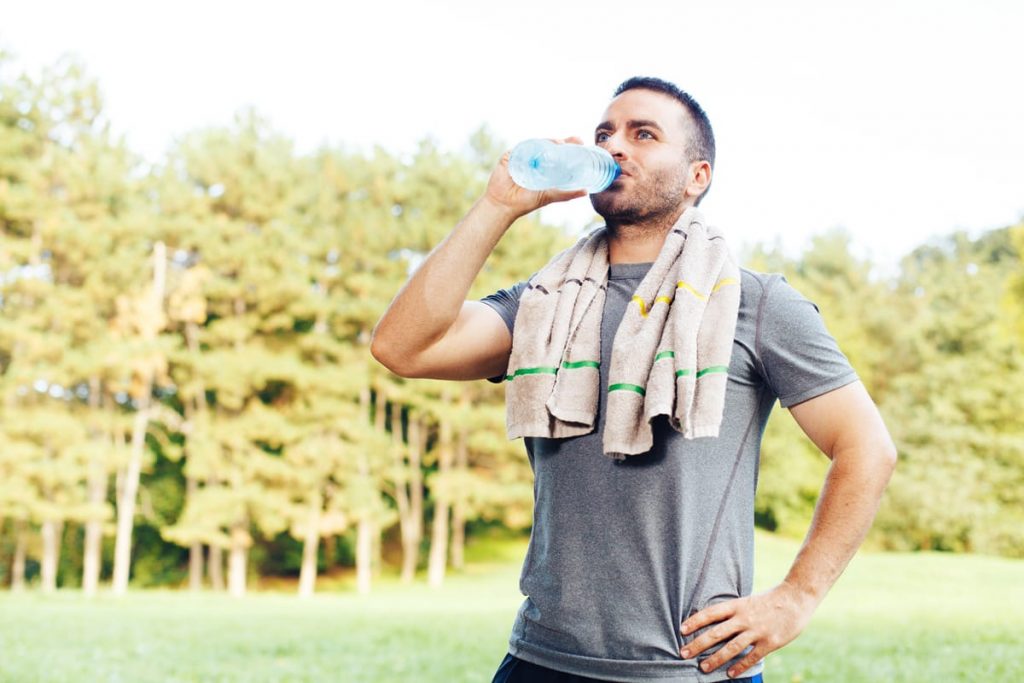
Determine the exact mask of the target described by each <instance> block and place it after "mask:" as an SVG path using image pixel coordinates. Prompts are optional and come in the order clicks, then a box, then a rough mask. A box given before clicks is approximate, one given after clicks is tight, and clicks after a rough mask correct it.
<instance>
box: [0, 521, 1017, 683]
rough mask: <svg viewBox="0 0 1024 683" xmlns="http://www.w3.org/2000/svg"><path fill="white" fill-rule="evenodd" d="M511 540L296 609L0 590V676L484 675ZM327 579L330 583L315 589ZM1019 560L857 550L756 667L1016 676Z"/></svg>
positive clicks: (871, 674) (764, 556)
mask: <svg viewBox="0 0 1024 683" xmlns="http://www.w3.org/2000/svg"><path fill="white" fill-rule="evenodd" d="M797 547H798V544H797V543H795V542H793V541H789V540H784V539H779V538H776V537H774V536H770V535H767V534H761V533H759V534H758V537H757V580H756V582H755V583H756V586H755V589H756V590H761V589H762V588H765V587H768V586H769V585H771V584H773V583H775V582H776V581H778V580H779V579H781V578H782V576H783V575H784V574H785V571H786V569H787V567H788V565H789V562H790V561H791V559H792V558H793V556H794V555H795V553H796V550H797ZM524 552H525V544H524V543H522V542H521V541H516V542H508V541H504V542H502V541H494V540H487V541H479V542H477V543H474V544H472V545H471V546H470V547H469V548H468V550H467V554H468V560H469V564H468V567H467V570H466V571H465V572H462V573H460V574H457V575H450V576H449V578H448V580H447V581H446V583H445V586H444V587H443V588H442V589H439V590H430V589H428V588H427V587H426V586H425V585H423V584H424V582H423V580H422V579H419V580H418V582H417V584H415V585H413V586H402V585H400V584H398V583H397V582H396V581H395V580H394V579H393V578H392V577H390V576H387V575H385V576H383V577H381V578H380V580H378V581H377V583H376V584H375V586H374V590H373V593H372V594H371V595H369V596H360V595H357V594H355V593H354V591H353V590H352V586H351V583H350V582H349V580H347V579H346V580H344V581H342V582H340V583H337V582H335V583H333V584H329V585H328V586H321V587H320V588H321V590H322V592H321V593H320V594H318V595H317V596H316V597H315V598H313V599H311V600H306V601H302V600H299V599H298V598H296V597H295V596H294V595H292V594H291V593H290V592H280V591H273V590H269V589H264V590H262V591H259V592H257V591H255V590H253V591H251V592H250V593H249V595H248V597H246V598H245V599H243V600H233V599H231V598H228V597H225V596H223V595H217V594H212V593H203V594H200V595H190V594H188V593H176V592H173V591H144V592H143V591H137V592H134V593H131V594H130V595H129V596H127V598H124V599H120V600H118V599H115V598H112V597H110V596H108V595H105V594H101V595H100V596H98V597H97V598H95V599H93V600H91V601H90V600H85V599H83V598H82V596H81V595H80V594H79V593H78V592H77V591H72V590H69V591H59V592H58V593H57V594H55V595H52V596H42V595H39V594H36V593H35V592H31V591H30V592H29V593H27V594H23V595H9V594H3V595H0V681H3V682H4V683H8V682H13V683H22V682H24V683H51V682H52V683H56V682H65V681H75V682H78V681H88V682H90V683H91V682H111V683H113V682H117V683H143V682H149V681H160V682H161V683H165V682H166V683H170V682H174V681H182V682H183V681H203V682H207V681H210V682H214V681H225V682H227V681H232V682H235V681H238V682H241V681H246V682H255V681H282V682H283V681H289V682H290V681H296V682H298V681H318V682H319V681H346V682H353V683H356V682H359V683H362V682H371V681H373V682H376V681H381V682H389V683H390V682H392V681H415V682H420V681H423V682H429V681H437V682H439V683H441V682H443V683H458V682H462V681H464V682H466V683H477V682H484V683H486V682H487V681H490V680H491V676H492V675H493V672H494V670H495V668H496V667H497V665H498V662H499V661H500V660H501V658H502V656H503V655H504V653H505V644H506V642H507V638H508V632H509V629H510V628H511V626H512V620H513V617H514V615H515V610H516V608H517V606H518V605H519V602H520V600H521V596H520V595H519V593H518V590H517V579H518V571H519V563H520V562H521V559H522V556H523V553H524ZM324 583H325V584H326V583H328V582H326V581H325V582H324ZM1022 633H1024V561H1013V560H1005V559H1000V558H993V557H983V556H969V555H950V554H940V553H920V554H868V553H862V554H860V555H858V556H857V557H856V558H855V559H854V561H853V562H852V563H851V565H850V567H849V568H848V569H847V571H846V572H845V573H844V575H843V576H842V578H840V580H839V583H838V584H837V585H836V586H835V587H834V588H833V590H832V592H831V593H830V594H829V596H828V597H827V598H826V600H825V602H824V603H823V604H822V606H821V607H820V608H819V610H818V612H817V613H816V614H815V616H814V618H813V619H812V621H811V623H810V625H809V626H808V628H807V629H806V630H805V631H804V632H803V634H801V635H800V637H799V638H797V639H796V640H795V641H793V642H792V643H790V644H789V646H787V647H786V648H785V649H783V650H782V651H780V652H776V653H773V654H771V655H769V656H768V658H767V660H766V662H765V680H766V681H767V682H768V683H787V682H793V683H796V682H811V681H844V682H845V681H865V682H871V683H879V682H888V681H906V682H908V683H910V682H914V683H916V682H919V681H1024V640H1022V637H1021V634H1022Z"/></svg>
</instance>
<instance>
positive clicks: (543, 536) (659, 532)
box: [482, 263, 857, 683]
mask: <svg viewBox="0 0 1024 683" xmlns="http://www.w3.org/2000/svg"><path fill="white" fill-rule="evenodd" d="M651 265H652V264H650V263H629V264H613V265H612V266H611V267H610V271H609V279H608V290H607V296H606V298H605V306H604V314H603V318H602V321H601V366H600V375H601V386H607V384H608V374H607V373H608V368H609V367H610V366H611V341H612V340H613V339H614V337H615V331H616V329H617V328H618V325H619V322H620V321H621V319H622V315H623V313H624V311H625V308H626V305H627V304H628V303H629V301H630V299H631V297H632V295H633V293H634V291H635V290H636V288H637V286H638V285H639V284H640V281H641V280H642V279H643V277H644V275H646V273H647V271H648V270H649V269H650V267H651ZM741 273H742V278H741V284H740V286H741V297H740V308H739V317H738V319H737V323H736V335H735V340H734V342H733V351H732V358H731V361H730V364H729V380H728V384H727V389H726V397H725V409H724V414H723V420H722V426H721V430H720V433H719V436H717V437H705V438H699V439H691V440H687V439H684V438H683V437H682V435H681V434H679V433H678V432H676V431H675V430H673V429H672V428H671V427H670V426H669V425H668V423H667V422H666V421H665V418H664V417H660V418H658V419H657V420H656V421H655V423H654V446H653V448H652V449H651V451H649V452H648V453H645V454H641V455H634V456H629V457H628V458H626V459H625V460H614V459H612V458H609V457H608V456H606V455H604V454H603V452H602V447H601V433H602V431H603V429H604V417H605V415H604V413H605V406H606V393H607V392H600V404H599V408H598V415H597V428H596V429H595V430H594V431H593V432H591V433H590V434H586V435H583V436H579V437H573V438H567V439H547V438H539V437H527V438H525V439H524V441H525V445H526V452H527V455H528V457H529V459H530V465H531V466H532V468H533V472H534V489H533V490H534V512H533V529H532V531H531V534H530V544H529V549H528V550H527V554H526V558H525V560H524V562H523V568H522V574H521V577H520V583H519V587H520V590H521V592H522V593H523V595H524V596H526V599H525V600H524V602H523V604H522V606H521V607H520V609H519V612H518V614H517V615H516V619H515V623H514V625H513V627H512V634H511V637H510V639H509V652H511V653H512V654H513V655H515V656H516V657H519V658H521V659H525V660H528V661H531V662H534V663H536V664H540V665H542V666H546V667H549V668H552V669H557V670H560V671H566V672H569V673H574V674H578V675H582V676H588V677H591V678H598V679H604V680H614V681H623V682H627V683H630V682H637V683H639V682H642V681H651V680H662V681H689V682H695V681H700V682H704V681H718V680H727V678H728V677H727V676H726V674H725V672H726V670H727V669H728V665H723V666H721V667H719V668H718V669H716V670H715V671H712V672H710V673H704V672H703V671H700V670H699V669H698V668H697V666H698V665H699V664H700V663H701V662H702V661H703V660H704V659H706V658H707V657H708V656H710V655H711V654H712V653H714V652H715V651H716V650H717V649H718V647H720V645H715V646H713V647H712V648H710V649H709V650H708V651H706V652H705V653H703V654H702V655H701V656H700V657H699V658H698V660H694V659H689V660H683V659H682V657H681V656H680V654H679V650H680V648H681V647H682V645H683V644H684V643H689V642H690V641H692V640H693V639H694V638H695V637H697V636H698V635H700V633H702V632H703V631H704V630H706V629H703V630H701V631H698V632H697V633H695V634H691V635H688V636H685V637H683V636H681V635H680V634H679V626H680V624H682V622H683V621H684V620H685V619H686V617H687V616H689V615H690V614H693V613H694V612H697V611H699V610H701V609H703V608H704V607H707V606H708V605H710V604H713V603H716V602H721V601H724V600H729V599H732V598H736V597H741V596H745V595H749V594H750V593H751V591H752V586H753V572H754V490H755V488H756V486H757V475H758V466H759V456H760V444H761V436H762V433H763V430H764V425H765V423H766V422H767V420H768V415H769V413H770V412H771V410H772V407H773V405H774V403H775V400H776V399H778V400H779V401H780V403H781V404H782V405H783V406H784V407H787V408H788V407H790V406H792V405H794V404H796V403H800V402H801V401H805V400H807V399H810V398H813V397H815V396H818V395H820V394H823V393H825V392H827V391H831V390H833V389H836V388H838V387H841V386H843V385H845V384H849V383H850V382H853V381H854V380H856V379H857V375H856V373H855V371H854V370H853V368H851V367H850V364H849V362H848V361H847V359H846V356H844V355H843V353H842V351H840V349H839V347H838V345H837V344H836V341H835V339H833V337H832V336H831V335H830V334H829V332H828V331H827V329H826V328H825V325H824V323H823V321H822V319H821V316H820V314H819V311H818V307H817V306H816V305H815V304H814V303H812V302H811V301H809V300H808V299H806V298H805V297H803V296H802V295H801V294H799V293H798V292H797V291H796V290H794V289H793V288H792V287H791V286H790V285H789V283H788V282H786V280H785V278H784V277H783V276H782V275H780V274H764V273H757V272H753V271H750V270H747V269H745V268H744V269H741ZM526 284H527V283H526V281H523V282H519V283H517V284H516V285H514V286H512V287H511V288H509V289H507V290H506V289H503V290H499V291H498V292H496V293H494V294H491V295H489V296H487V297H484V299H482V301H483V302H484V303H486V304H488V305H489V306H491V307H492V308H494V310H496V311H497V312H498V313H499V314H500V315H501V316H502V318H503V319H504V320H505V323H506V324H507V325H508V328H509V330H510V331H511V330H513V329H514V322H515V316H516V312H517V310H518V304H519V296H520V294H521V293H522V292H523V291H524V288H525V287H526ZM502 379H503V378H502V377H500V376H499V377H495V378H492V379H491V380H490V381H493V382H500V381H502ZM780 456H784V454H780ZM719 516H720V518H719ZM716 525H717V528H716ZM709 546H710V547H709ZM708 628H709V627H708ZM750 649H752V647H748V648H747V650H744V651H743V653H741V654H740V655H739V656H737V657H736V658H734V659H733V660H732V661H731V662H729V664H732V663H734V662H737V661H739V660H740V659H741V658H742V657H743V656H745V655H746V654H747V653H748V652H749V651H750ZM762 669H763V663H759V664H758V665H756V666H754V667H752V668H750V669H748V670H747V671H746V672H744V674H743V675H744V676H752V675H754V674H755V673H758V672H759V671H761V670H762Z"/></svg>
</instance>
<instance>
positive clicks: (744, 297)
mask: <svg viewBox="0 0 1024 683" xmlns="http://www.w3.org/2000/svg"><path fill="white" fill-rule="evenodd" d="M785 279H786V277H785V276H784V275H783V274H782V273H762V272H761V271H758V270H753V269H752V268H746V267H743V266H741V267H740V306H741V307H745V308H757V307H758V306H759V305H760V304H761V301H762V299H763V296H764V293H765V292H767V291H768V290H769V288H770V287H771V286H772V284H773V283H774V282H775V281H776V280H783V281H784V280H785Z"/></svg>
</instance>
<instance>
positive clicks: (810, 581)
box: [784, 448, 894, 605]
mask: <svg viewBox="0 0 1024 683" xmlns="http://www.w3.org/2000/svg"><path fill="white" fill-rule="evenodd" d="M893 465H894V461H893V459H892V458H889V457H886V456H884V455H881V454H879V453H876V452H869V451H868V450H867V449H865V448H862V449H861V450H850V451H848V452H845V453H837V454H835V456H834V457H833V460H832V464H831V466H830V467H829V470H828V475H827V476H826V478H825V483H824V485H823V487H822V490H821V495H820V497H819V499H818V504H817V506H816V508H815V511H814V518H813V520H812V521H811V527H810V530H809V531H808V533H807V537H806V539H805V540H804V543H803V546H801V548H800V552H799V553H797V557H796V559H795V561H794V562H793V566H792V567H791V568H790V570H789V573H788V574H787V575H786V578H785V580H784V583H786V584H789V585H791V586H793V587H794V588H796V589H797V590H798V591H799V592H800V593H801V594H802V595H803V596H804V597H806V598H807V599H808V600H810V601H811V602H812V603H813V604H815V605H817V604H818V603H820V602H821V601H822V600H823V599H824V598H825V594H826V593H827V592H828V591H829V589H830V588H831V587H832V585H833V584H834V583H835V582H836V580H837V579H838V578H839V575H840V574H842V573H843V570H844V569H845V568H846V566H847V564H849V562H850V559H851V558H852V557H853V555H854V554H855V553H856V552H857V549H858V548H859V547H860V545H861V543H862V542H863V541H864V537H865V536H866V535H867V532H868V530H869V529H870V528H871V524H872V522H873V521H874V518H875V514H876V512H877V511H878V505H879V503H880V501H881V498H882V493H883V492H884V491H885V487H886V485H887V484H888V482H889V478H890V477H891V475H892V470H893Z"/></svg>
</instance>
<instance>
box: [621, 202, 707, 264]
mask: <svg viewBox="0 0 1024 683" xmlns="http://www.w3.org/2000/svg"><path fill="white" fill-rule="evenodd" d="M688 208H690V207H689V206H688V205H684V206H682V207H680V208H679V209H677V210H676V211H674V212H672V213H669V214H665V215H664V216H660V217H658V218H651V219H648V220H644V221H639V222H636V223H621V222H614V221H608V223H607V226H608V263H653V262H654V261H657V260H658V254H659V253H661V248H662V247H663V246H664V244H665V237H666V236H668V233H669V232H670V231H671V230H672V228H673V227H674V226H675V224H676V223H677V222H678V221H679V218H680V217H681V216H682V215H683V213H684V212H685V211H686V209H688Z"/></svg>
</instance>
